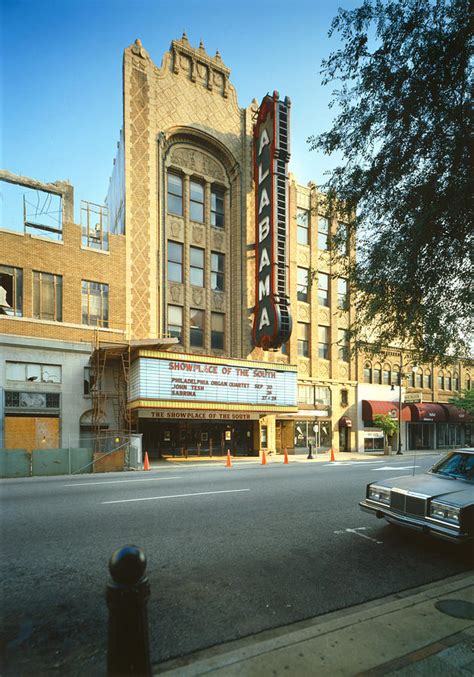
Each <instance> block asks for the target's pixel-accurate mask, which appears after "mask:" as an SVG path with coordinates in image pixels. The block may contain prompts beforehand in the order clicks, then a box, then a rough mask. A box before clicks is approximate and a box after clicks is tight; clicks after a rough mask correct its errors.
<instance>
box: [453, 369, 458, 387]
mask: <svg viewBox="0 0 474 677" xmlns="http://www.w3.org/2000/svg"><path fill="white" fill-rule="evenodd" d="M453 390H459V374H458V372H457V371H455V372H454V379H453Z"/></svg>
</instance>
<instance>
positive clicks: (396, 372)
mask: <svg viewBox="0 0 474 677" xmlns="http://www.w3.org/2000/svg"><path fill="white" fill-rule="evenodd" d="M392 384H393V385H395V386H398V385H400V367H399V366H398V364H396V365H394V366H393V367H392Z"/></svg>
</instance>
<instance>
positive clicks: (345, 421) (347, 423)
mask: <svg viewBox="0 0 474 677" xmlns="http://www.w3.org/2000/svg"><path fill="white" fill-rule="evenodd" d="M339 425H340V427H341V428H352V421H351V419H350V418H349V417H348V416H341V418H340V419H339Z"/></svg>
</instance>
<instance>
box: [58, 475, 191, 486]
mask: <svg viewBox="0 0 474 677" xmlns="http://www.w3.org/2000/svg"><path fill="white" fill-rule="evenodd" d="M182 479H183V478H182V477H144V478H143V479H135V480H104V481H100V482H94V480H91V481H90V482H72V484H63V487H90V486H94V487H95V485H96V484H125V482H157V481H159V480H182Z"/></svg>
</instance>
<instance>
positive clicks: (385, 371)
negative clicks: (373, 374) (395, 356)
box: [382, 364, 391, 386]
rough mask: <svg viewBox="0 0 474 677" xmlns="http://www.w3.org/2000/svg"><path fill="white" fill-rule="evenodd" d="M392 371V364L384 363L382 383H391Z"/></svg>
mask: <svg viewBox="0 0 474 677" xmlns="http://www.w3.org/2000/svg"><path fill="white" fill-rule="evenodd" d="M390 373H391V369H390V365H389V364H384V365H383V371H382V383H383V384H384V385H386V386H388V385H390Z"/></svg>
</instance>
